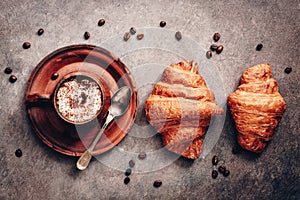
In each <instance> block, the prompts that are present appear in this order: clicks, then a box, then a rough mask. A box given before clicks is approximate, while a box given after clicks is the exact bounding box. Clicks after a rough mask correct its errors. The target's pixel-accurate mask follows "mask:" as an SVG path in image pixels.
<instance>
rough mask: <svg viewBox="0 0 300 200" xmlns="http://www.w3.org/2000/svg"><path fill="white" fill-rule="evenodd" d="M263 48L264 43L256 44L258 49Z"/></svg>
mask: <svg viewBox="0 0 300 200" xmlns="http://www.w3.org/2000/svg"><path fill="white" fill-rule="evenodd" d="M262 48H263V44H262V43H259V44H258V45H257V46H256V51H260V50H261V49H262Z"/></svg>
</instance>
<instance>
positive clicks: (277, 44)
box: [0, 0, 300, 199]
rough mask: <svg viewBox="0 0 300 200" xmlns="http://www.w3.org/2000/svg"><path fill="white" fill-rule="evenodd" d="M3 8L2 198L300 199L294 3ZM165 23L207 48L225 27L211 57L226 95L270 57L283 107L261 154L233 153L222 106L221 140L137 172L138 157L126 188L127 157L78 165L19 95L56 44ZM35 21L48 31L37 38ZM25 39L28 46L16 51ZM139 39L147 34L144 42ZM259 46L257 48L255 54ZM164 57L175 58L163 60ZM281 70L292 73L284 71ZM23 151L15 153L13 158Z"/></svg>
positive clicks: (130, 141) (19, 4)
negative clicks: (35, 126)
mask: <svg viewBox="0 0 300 200" xmlns="http://www.w3.org/2000/svg"><path fill="white" fill-rule="evenodd" d="M0 10H1V12H0V38H1V41H0V46H1V51H0V66H1V68H2V69H1V73H0V90H1V101H0V110H1V115H0V135H1V136H0V138H1V140H0V199H142V198H144V199H300V188H299V187H300V186H299V185H300V162H299V161H300V144H299V143H300V137H299V109H298V108H299V102H300V101H299V97H300V96H299V88H300V84H299V78H300V75H299V63H300V59H299V55H300V52H299V46H300V42H299V41H300V40H299V33H300V27H299V20H300V19H299V17H300V15H299V13H300V4H299V1H297V0H290V1H281V0H277V1H266V0H262V1H258V0H254V1H250V0H249V1H212V0H207V1H197V0H187V1H172V0H167V1H162V0H152V1H134V0H125V1H115V0H114V1H100V0H99V1H96V0H94V1H89V2H88V1H70V0H63V1H55V0H41V1H29V0H2V1H1V2H0ZM100 18H104V19H105V20H106V23H105V24H104V25H103V26H102V27H99V26H98V24H97V23H98V20H99V19H100ZM161 20H164V21H166V22H167V26H166V27H165V28H163V29H171V30H173V31H174V33H175V32H176V31H179V30H180V31H181V32H182V34H183V39H184V36H185V35H189V36H190V37H191V38H193V39H194V40H195V41H197V42H198V43H199V45H200V46H201V47H202V48H203V49H205V50H208V48H209V46H210V45H211V44H212V42H213V39H212V36H213V34H214V33H215V32H219V33H220V34H221V39H220V40H219V41H218V44H222V45H223V46H224V51H223V52H222V53H221V54H220V55H215V54H213V56H212V58H211V59H210V61H212V62H214V64H215V66H216V67H217V68H218V70H219V74H220V77H221V78H222V80H223V83H224V88H225V91H226V95H228V94H230V93H231V92H232V91H234V90H235V89H236V86H237V85H238V83H239V79H240V76H241V73H242V72H243V71H244V70H246V69H247V68H248V67H251V66H253V65H255V64H259V63H270V64H271V66H272V69H273V76H274V78H275V79H276V80H277V82H278V85H279V90H280V93H281V94H282V96H283V97H284V99H285V101H286V104H287V110H286V112H285V114H284V116H283V119H282V121H281V122H280V125H279V126H278V127H277V129H276V132H275V135H274V139H273V141H272V142H270V144H269V145H268V147H267V148H266V149H265V151H264V152H263V153H262V154H260V155H254V154H251V153H248V152H245V151H242V152H241V153H239V154H235V155H234V154H232V152H231V150H232V147H233V146H234V145H236V131H235V129H234V125H233V123H232V121H231V119H230V116H229V113H228V111H227V116H226V121H225V124H224V129H223V131H222V133H221V136H220V138H219V140H218V143H217V144H216V146H215V147H214V148H213V149H212V151H211V152H210V153H209V154H208V155H207V156H206V157H205V158H203V159H198V160H195V161H193V162H192V161H189V160H186V159H183V158H179V159H178V160H176V161H175V162H174V163H172V164H171V165H168V166H166V167H164V168H162V169H160V170H154V171H152V172H147V173H135V171H134V168H135V167H138V165H139V162H143V161H138V159H136V158H135V159H136V160H135V161H136V165H135V167H134V168H133V171H132V174H131V175H130V179H131V181H130V183H129V184H128V185H125V184H124V183H123V180H124V178H125V177H124V171H125V170H126V168H128V161H129V160H130V159H129V160H126V161H124V162H125V163H126V164H124V169H123V172H122V171H120V170H116V169H113V168H110V167H108V166H106V165H103V164H102V163H101V162H97V160H93V161H92V163H91V165H90V166H89V168H88V169H87V170H85V171H82V172H80V171H78V170H76V169H75V163H76V161H77V158H74V157H68V156H64V155H61V154H59V153H56V152H55V151H54V150H52V149H50V148H48V147H46V145H44V144H43V143H42V142H41V141H40V140H39V139H38V138H37V137H36V136H35V134H34V133H33V132H32V131H31V129H30V127H29V125H28V122H27V119H26V115H25V112H24V110H25V109H24V105H23V95H24V90H25V86H26V82H27V81H28V78H29V76H30V74H31V71H32V70H33V69H34V67H35V66H36V65H37V64H38V62H39V61H40V60H41V59H42V58H43V57H45V56H46V55H47V54H49V53H50V52H52V51H54V50H56V49H58V48H60V47H63V46H67V45H71V44H79V43H89V44H94V45H99V44H101V43H102V42H104V41H105V40H107V39H109V38H111V37H112V36H115V35H119V34H120V35H121V36H120V39H122V36H123V35H124V33H125V32H126V31H129V28H130V27H132V26H134V27H137V33H139V32H138V31H139V30H138V27H140V28H141V27H158V26H159V22H160V21H161ZM41 27H43V29H44V30H45V32H44V34H43V35H41V36H37V34H36V32H37V30H38V29H39V28H41ZM159 28H160V27H159ZM160 29H162V28H160ZM85 31H89V32H90V33H91V35H92V36H93V37H91V38H90V39H89V40H88V41H86V40H84V38H83V37H82V35H83V33H84V32H85ZM131 39H132V38H131ZM25 41H29V42H30V43H31V48H29V49H27V50H24V49H23V48H22V44H23V43H24V42H25ZM145 41H147V35H145V38H144V39H143V40H141V41H140V42H145ZM259 43H262V44H263V48H262V50H261V51H259V52H258V51H256V49H255V48H256V45H257V44H259ZM150 52H152V53H151V54H149V52H144V51H141V52H134V53H133V55H139V56H140V57H137V56H135V57H133V58H126V57H125V58H124V61H125V63H126V61H127V62H129V61H130V60H132V59H135V60H134V61H132V62H133V63H134V62H135V63H139V64H140V65H141V64H144V63H147V62H148V63H150V62H151V59H150V58H151V56H153V57H155V55H156V53H155V52H154V51H153V50H152V51H150ZM203 58H204V59H206V56H205V53H204V54H203ZM157 62H158V61H157ZM165 62H166V63H170V62H175V61H172V59H171V57H166V58H165V59H164V60H163V63H165ZM6 67H11V68H12V69H13V71H14V74H15V75H16V76H17V77H18V80H17V82H15V83H13V84H12V83H10V82H9V81H8V78H9V76H8V75H7V74H5V73H4V72H3V70H4V69H5V68H6ZM286 67H292V68H293V71H292V72H291V73H290V74H286V73H284V69H285V68H286ZM200 73H201V69H200ZM141 123H145V122H141ZM141 145H142V146H141ZM118 146H121V147H122V148H124V149H126V148H127V149H131V150H133V151H135V152H139V151H140V150H145V148H146V149H147V148H149V149H151V148H156V147H160V146H161V141H160V137H159V136H155V137H152V138H147V139H145V141H142V142H141V143H140V144H139V143H137V139H135V138H132V137H126V138H125V140H124V141H122V142H121V143H120V144H119V145H118ZM19 148H20V149H21V150H22V152H23V155H22V157H20V158H18V157H16V156H15V155H14V154H15V151H16V149H19ZM213 155H218V156H219V159H220V165H225V166H226V168H228V169H229V170H230V175H229V176H228V177H223V176H218V178H216V179H212V178H211V171H212V169H214V167H213V166H212V164H211V158H212V156H213ZM102 156H103V157H105V156H106V154H104V155H102ZM147 158H148V157H147ZM146 160H147V159H146ZM157 179H160V180H162V182H163V185H162V186H161V187H160V188H154V187H153V181H155V180H157Z"/></svg>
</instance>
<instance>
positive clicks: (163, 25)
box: [159, 21, 167, 27]
mask: <svg viewBox="0 0 300 200" xmlns="http://www.w3.org/2000/svg"><path fill="white" fill-rule="evenodd" d="M159 25H160V27H165V26H166V25H167V23H166V22H165V21H161V22H160V23H159Z"/></svg>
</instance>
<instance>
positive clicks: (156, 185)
mask: <svg viewBox="0 0 300 200" xmlns="http://www.w3.org/2000/svg"><path fill="white" fill-rule="evenodd" d="M161 185H162V181H161V180H156V181H154V183H153V186H154V187H156V188H158V187H160V186H161Z"/></svg>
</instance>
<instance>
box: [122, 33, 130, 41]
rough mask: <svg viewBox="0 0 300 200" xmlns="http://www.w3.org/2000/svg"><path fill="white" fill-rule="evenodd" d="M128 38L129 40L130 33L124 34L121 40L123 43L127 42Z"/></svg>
mask: <svg viewBox="0 0 300 200" xmlns="http://www.w3.org/2000/svg"><path fill="white" fill-rule="evenodd" d="M129 38H130V33H129V32H126V33H125V34H124V36H123V40H124V41H127V40H129Z"/></svg>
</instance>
